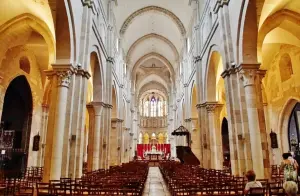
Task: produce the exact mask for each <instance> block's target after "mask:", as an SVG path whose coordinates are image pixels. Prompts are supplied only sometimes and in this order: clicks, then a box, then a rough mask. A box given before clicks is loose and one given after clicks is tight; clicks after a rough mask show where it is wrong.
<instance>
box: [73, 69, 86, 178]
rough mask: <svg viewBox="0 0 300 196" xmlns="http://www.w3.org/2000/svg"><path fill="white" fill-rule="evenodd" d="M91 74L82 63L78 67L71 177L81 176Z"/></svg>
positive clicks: (74, 97)
mask: <svg viewBox="0 0 300 196" xmlns="http://www.w3.org/2000/svg"><path fill="white" fill-rule="evenodd" d="M89 77H90V74H89V73H88V72H86V71H84V70H83V69H82V68H81V66H80V65H78V66H77V69H76V77H75V86H76V87H78V88H74V94H73V104H72V106H73V110H72V113H71V115H70V116H71V117H70V118H71V120H72V124H71V141H70V158H69V177H71V178H72V179H74V178H76V177H81V175H82V164H83V139H84V136H83V134H84V125H85V111H86V105H83V103H85V102H86V95H85V92H86V90H87V79H88V78H89Z"/></svg>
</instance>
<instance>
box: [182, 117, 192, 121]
mask: <svg viewBox="0 0 300 196" xmlns="http://www.w3.org/2000/svg"><path fill="white" fill-rule="evenodd" d="M184 122H192V119H191V118H187V119H184Z"/></svg>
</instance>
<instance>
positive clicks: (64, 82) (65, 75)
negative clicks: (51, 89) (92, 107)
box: [56, 70, 74, 88]
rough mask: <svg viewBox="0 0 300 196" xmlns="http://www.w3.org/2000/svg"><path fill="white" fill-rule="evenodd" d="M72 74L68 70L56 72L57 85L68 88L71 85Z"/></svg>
mask: <svg viewBox="0 0 300 196" xmlns="http://www.w3.org/2000/svg"><path fill="white" fill-rule="evenodd" d="M73 73H74V72H72V71H70V70H68V71H57V72H56V75H57V76H58V78H57V79H58V80H57V82H58V83H57V84H58V86H61V87H67V88H69V86H70V83H71V76H72V75H73Z"/></svg>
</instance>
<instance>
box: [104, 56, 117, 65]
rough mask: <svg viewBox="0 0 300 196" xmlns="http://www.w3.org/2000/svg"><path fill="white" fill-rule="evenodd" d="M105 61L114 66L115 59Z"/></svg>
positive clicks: (109, 58) (108, 58) (110, 58)
mask: <svg viewBox="0 0 300 196" xmlns="http://www.w3.org/2000/svg"><path fill="white" fill-rule="evenodd" d="M106 61H107V62H108V63H111V64H113V65H114V64H115V59H114V58H113V57H107V58H106Z"/></svg>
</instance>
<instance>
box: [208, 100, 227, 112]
mask: <svg viewBox="0 0 300 196" xmlns="http://www.w3.org/2000/svg"><path fill="white" fill-rule="evenodd" d="M222 106H223V105H222V104H220V103H218V102H206V103H205V107H206V110H207V112H208V113H214V112H215V109H216V108H218V107H222Z"/></svg>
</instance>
